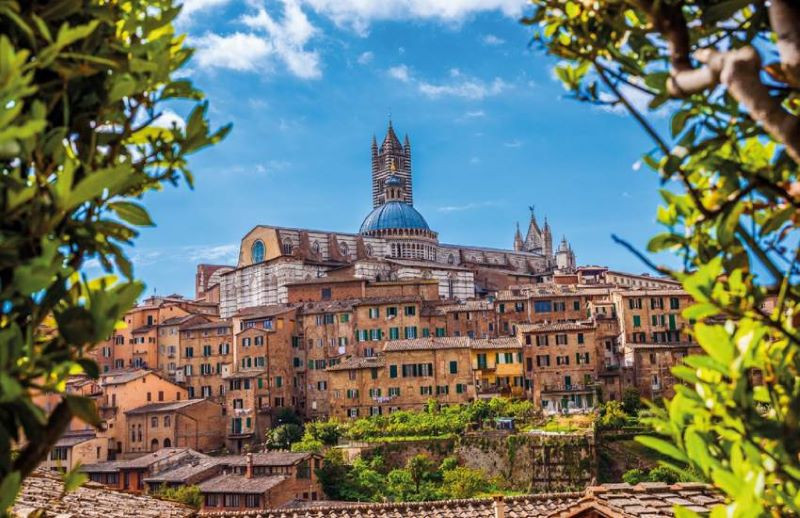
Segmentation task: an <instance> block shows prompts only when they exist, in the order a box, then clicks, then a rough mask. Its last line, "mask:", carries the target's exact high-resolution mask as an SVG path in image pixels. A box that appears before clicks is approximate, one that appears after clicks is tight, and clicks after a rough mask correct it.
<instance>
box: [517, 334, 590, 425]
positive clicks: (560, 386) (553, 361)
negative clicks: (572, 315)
mask: <svg viewBox="0 0 800 518" xmlns="http://www.w3.org/2000/svg"><path fill="white" fill-rule="evenodd" d="M596 330H597V325H596V323H595V322H594V321H592V320H589V321H580V322H577V321H576V322H558V323H552V324H522V325H520V326H519V327H518V331H519V337H520V340H521V341H522V343H523V351H524V361H525V376H526V380H525V388H526V391H527V393H528V396H529V397H530V398H531V399H532V400H533V401H534V403H535V404H536V405H537V406H540V407H541V408H542V410H544V411H545V412H546V413H554V412H570V411H585V410H587V409H591V408H593V407H594V405H595V403H596V402H597V399H596V383H597V373H598V369H597V364H598V361H597V359H598V347H597V340H596V336H595V335H596Z"/></svg>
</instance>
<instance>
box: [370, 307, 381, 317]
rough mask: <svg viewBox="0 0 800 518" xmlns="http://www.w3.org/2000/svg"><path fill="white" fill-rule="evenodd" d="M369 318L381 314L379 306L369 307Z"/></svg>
mask: <svg viewBox="0 0 800 518" xmlns="http://www.w3.org/2000/svg"><path fill="white" fill-rule="evenodd" d="M368 313H369V318H378V317H380V315H381V310H380V308H369V311H368Z"/></svg>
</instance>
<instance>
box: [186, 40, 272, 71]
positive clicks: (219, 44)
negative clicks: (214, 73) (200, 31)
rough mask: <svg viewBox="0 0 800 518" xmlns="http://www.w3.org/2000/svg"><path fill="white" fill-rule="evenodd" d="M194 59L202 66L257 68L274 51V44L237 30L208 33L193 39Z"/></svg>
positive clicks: (238, 68)
mask: <svg viewBox="0 0 800 518" xmlns="http://www.w3.org/2000/svg"><path fill="white" fill-rule="evenodd" d="M192 43H193V44H194V46H195V47H197V51H196V52H195V55H194V59H195V60H196V61H197V65H198V66H199V67H200V68H206V69H208V68H230V69H232V70H240V71H252V70H255V69H256V68H257V67H258V66H259V65H260V64H262V62H263V61H264V59H265V58H266V57H267V56H269V55H270V54H271V53H272V52H273V49H272V45H270V44H269V42H267V41H265V40H264V39H262V38H260V37H259V36H256V35H255V34H244V33H241V32H236V33H234V34H231V35H230V36H220V35H218V34H213V33H207V34H206V35H204V36H201V37H200V38H197V39H195V40H193V41H192Z"/></svg>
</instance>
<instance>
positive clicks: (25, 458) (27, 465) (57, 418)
mask: <svg viewBox="0 0 800 518" xmlns="http://www.w3.org/2000/svg"><path fill="white" fill-rule="evenodd" d="M71 419H72V412H71V411H70V409H69V406H68V405H67V400H66V399H62V400H61V402H60V403H59V404H58V405H57V406H56V407H55V409H54V410H53V412H52V413H51V414H50V417H49V418H48V419H47V426H46V427H45V428H44V435H43V436H42V437H37V438H36V440H32V439H31V438H29V439H28V444H27V445H26V446H25V448H24V449H23V450H22V451H21V452H20V454H19V456H18V457H17V458H16V460H15V461H14V467H13V468H12V470H13V471H19V472H20V473H21V474H22V478H23V479H24V478H25V477H27V476H28V475H30V474H31V473H32V472H33V470H34V469H36V466H38V465H39V463H40V462H41V461H42V460H44V458H45V457H46V456H47V454H48V453H50V450H52V449H53V446H55V444H56V442H57V441H58V438H59V437H61V434H63V433H64V430H66V429H67V426H69V422H70V420H71Z"/></svg>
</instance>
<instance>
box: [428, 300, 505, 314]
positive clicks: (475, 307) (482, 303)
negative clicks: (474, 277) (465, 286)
mask: <svg viewBox="0 0 800 518" xmlns="http://www.w3.org/2000/svg"><path fill="white" fill-rule="evenodd" d="M439 309H441V310H442V311H448V312H449V311H491V310H492V309H493V306H492V303H491V302H489V301H487V300H465V301H464V302H460V303H458V304H446V305H442V306H439Z"/></svg>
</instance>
